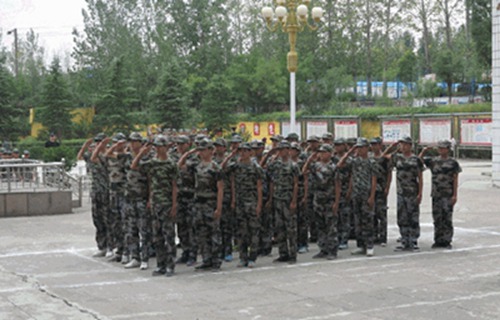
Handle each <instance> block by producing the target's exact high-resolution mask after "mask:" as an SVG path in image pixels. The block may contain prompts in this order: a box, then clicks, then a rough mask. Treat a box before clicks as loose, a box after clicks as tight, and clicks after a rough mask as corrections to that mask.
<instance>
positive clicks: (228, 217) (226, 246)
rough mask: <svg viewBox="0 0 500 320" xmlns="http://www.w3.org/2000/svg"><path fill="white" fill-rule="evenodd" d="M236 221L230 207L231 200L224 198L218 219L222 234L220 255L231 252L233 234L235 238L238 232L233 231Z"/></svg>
mask: <svg viewBox="0 0 500 320" xmlns="http://www.w3.org/2000/svg"><path fill="white" fill-rule="evenodd" d="M235 226H236V221H235V218H234V211H233V209H231V201H230V200H228V199H225V201H224V202H223V204H222V216H221V219H220V229H221V234H222V256H226V255H228V254H231V253H232V252H233V235H234V237H235V238H237V237H238V234H237V233H236V232H235V231H237V230H235Z"/></svg>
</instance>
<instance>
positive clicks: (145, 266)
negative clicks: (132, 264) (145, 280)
mask: <svg viewBox="0 0 500 320" xmlns="http://www.w3.org/2000/svg"><path fill="white" fill-rule="evenodd" d="M147 268H149V265H148V263H147V262H146V261H143V262H141V266H140V267H139V269H141V270H146V269H147Z"/></svg>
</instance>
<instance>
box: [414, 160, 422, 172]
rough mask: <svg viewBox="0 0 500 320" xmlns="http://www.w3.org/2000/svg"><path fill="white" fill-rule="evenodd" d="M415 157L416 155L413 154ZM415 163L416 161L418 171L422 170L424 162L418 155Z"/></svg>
mask: <svg viewBox="0 0 500 320" xmlns="http://www.w3.org/2000/svg"><path fill="white" fill-rule="evenodd" d="M415 157H417V156H415ZM417 163H418V169H419V170H420V171H423V170H424V162H423V161H422V159H420V158H419V157H417Z"/></svg>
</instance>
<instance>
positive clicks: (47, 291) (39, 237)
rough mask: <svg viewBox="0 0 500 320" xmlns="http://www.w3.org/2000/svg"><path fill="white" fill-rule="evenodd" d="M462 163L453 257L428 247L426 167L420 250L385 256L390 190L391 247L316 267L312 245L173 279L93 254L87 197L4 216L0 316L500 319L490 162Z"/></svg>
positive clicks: (497, 223)
mask: <svg viewBox="0 0 500 320" xmlns="http://www.w3.org/2000/svg"><path fill="white" fill-rule="evenodd" d="M462 166H463V168H464V172H463V173H462V174H461V177H460V191H459V201H458V204H457V206H456V208H455V239H454V240H455V241H454V249H453V250H451V251H443V250H439V251H436V250H431V249H430V245H431V244H432V223H431V222H432V220H431V215H430V198H429V194H430V190H429V186H430V176H429V173H428V172H426V173H425V175H424V179H425V180H426V182H425V186H426V188H425V195H426V196H425V199H424V200H423V203H422V208H421V209H422V214H421V224H422V236H421V239H420V246H421V252H419V253H396V252H394V251H393V247H394V246H396V241H395V240H396V238H397V236H398V233H397V227H396V225H395V215H396V214H395V209H394V208H395V194H394V192H395V191H394V190H395V188H394V187H393V188H392V190H391V195H390V211H389V224H390V227H389V229H390V230H389V231H390V233H389V236H390V241H389V245H388V247H386V248H380V247H377V248H376V252H375V254H376V256H375V257H373V258H366V257H354V256H351V255H350V254H349V252H346V251H342V252H341V253H340V257H339V259H338V260H336V261H317V260H312V259H311V256H312V255H313V254H315V253H316V252H317V248H316V247H312V248H311V252H309V253H308V254H305V255H300V256H299V262H298V263H297V264H296V265H275V264H273V263H272V262H271V261H272V259H273V258H272V257H266V258H263V259H260V260H258V262H257V263H258V267H257V268H256V269H253V270H248V269H246V270H241V269H237V268H236V263H235V262H232V263H225V264H223V267H222V272H220V273H217V274H213V273H210V272H209V273H195V272H194V271H193V270H192V269H191V268H187V267H184V266H183V267H179V268H178V269H177V274H176V276H175V277H173V278H165V277H161V278H153V277H151V276H150V272H151V271H150V270H148V271H139V270H137V269H135V270H125V269H123V267H122V266H121V265H119V264H117V263H109V262H105V261H103V260H102V259H96V258H92V257H91V255H92V252H93V250H94V241H93V227H92V224H91V217H90V212H89V208H88V204H89V203H88V201H86V202H85V204H86V207H84V208H81V209H78V210H75V212H74V214H68V215H60V216H46V217H29V218H4V219H0V319H9V320H11V319H309V320H315V319H318V320H319V319H360V320H364V319H405V320H406V319H454V320H459V319H499V318H500V303H499V301H500V241H499V240H500V214H499V213H500V190H499V189H496V188H493V187H491V181H490V177H489V175H488V173H491V163H489V162H470V161H468V162H467V161H462ZM352 246H353V243H351V248H352ZM274 255H275V256H276V249H275V251H274Z"/></svg>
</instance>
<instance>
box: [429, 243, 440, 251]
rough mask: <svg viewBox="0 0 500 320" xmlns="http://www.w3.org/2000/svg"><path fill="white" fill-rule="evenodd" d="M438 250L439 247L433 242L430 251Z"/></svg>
mask: <svg viewBox="0 0 500 320" xmlns="http://www.w3.org/2000/svg"><path fill="white" fill-rule="evenodd" d="M438 248H441V246H440V245H439V244H437V243H435V242H434V243H433V244H432V246H431V249H438Z"/></svg>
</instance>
